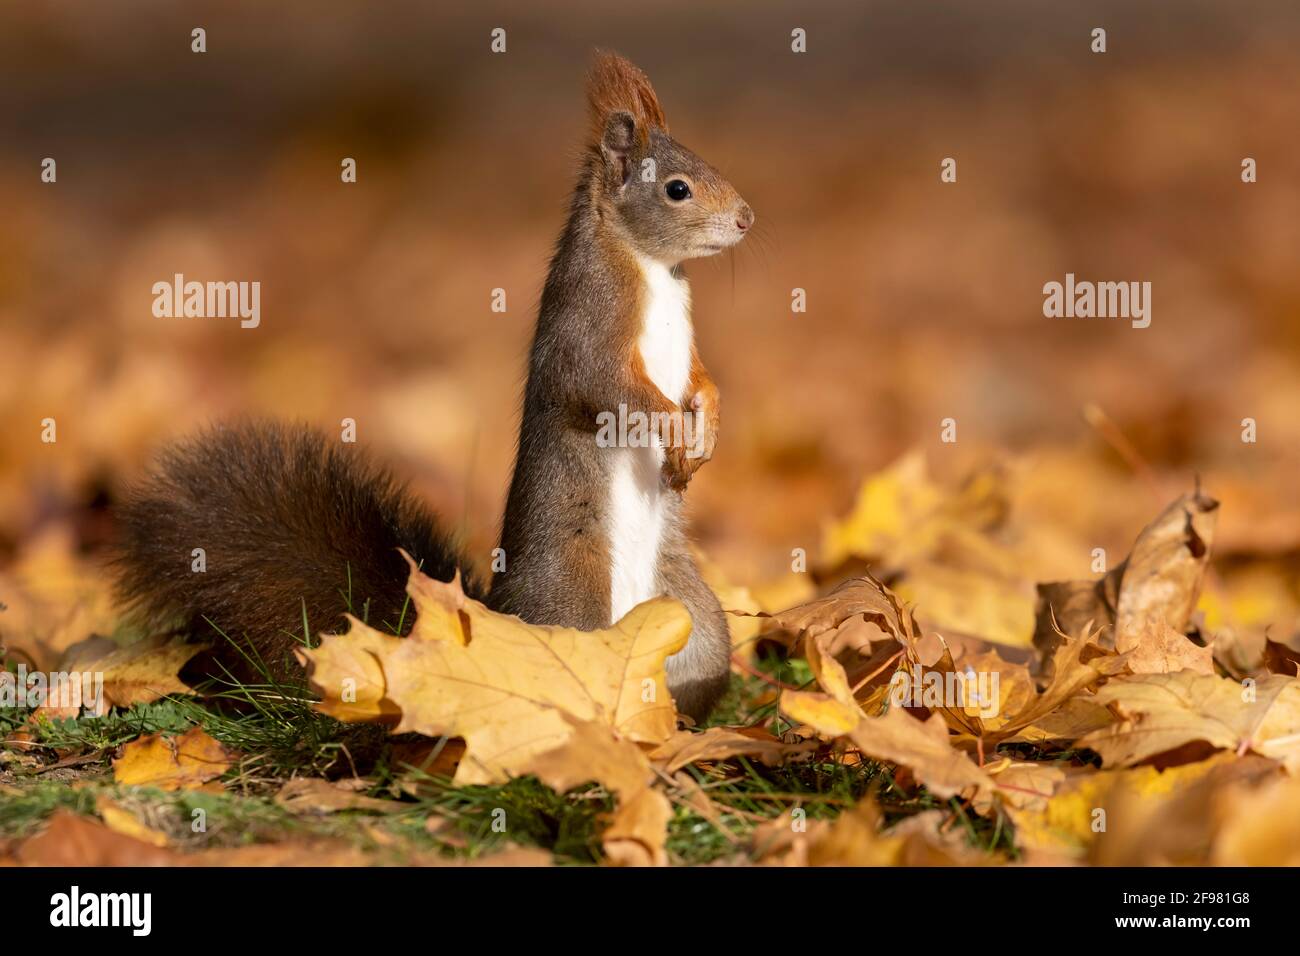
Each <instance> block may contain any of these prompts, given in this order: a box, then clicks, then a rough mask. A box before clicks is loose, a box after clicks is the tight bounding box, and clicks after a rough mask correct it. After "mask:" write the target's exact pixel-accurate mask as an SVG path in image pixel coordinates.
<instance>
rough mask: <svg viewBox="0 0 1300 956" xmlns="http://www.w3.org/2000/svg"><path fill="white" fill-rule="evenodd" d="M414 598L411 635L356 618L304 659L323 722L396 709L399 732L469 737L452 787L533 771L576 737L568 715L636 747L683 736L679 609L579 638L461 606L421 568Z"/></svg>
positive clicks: (450, 589)
mask: <svg viewBox="0 0 1300 956" xmlns="http://www.w3.org/2000/svg"><path fill="white" fill-rule="evenodd" d="M407 590H408V593H409V594H410V595H411V599H412V606H413V609H414V612H415V614H416V620H415V625H414V628H413V629H412V631H411V634H410V636H409V637H407V638H405V639H402V638H390V637H387V636H386V635H381V634H379V633H378V632H376V631H374V630H373V629H371V628H369V627H368V626H367V625H365V624H364V623H362V622H361V621H358V620H356V619H353V620H352V629H351V631H349V633H347V634H345V635H338V636H327V637H325V638H323V639H322V642H321V646H320V647H319V648H316V649H314V650H302V651H299V652H298V653H299V656H300V659H301V660H302V661H303V662H304V663H305V664H306V665H307V666H308V668H309V675H310V678H311V682H312V686H313V688H315V689H316V690H317V691H318V692H319V693H320V694H321V695H322V698H323V699H322V701H321V704H320V705H319V707H320V709H321V710H323V711H325V712H326V713H334V714H336V715H338V714H340V713H346V712H350V711H348V710H347V708H348V707H352V708H355V709H356V710H357V711H359V713H360V716H362V717H365V718H368V719H373V718H374V717H377V716H380V715H382V714H383V713H385V712H387V711H388V710H389V708H390V707H395V708H397V709H399V710H400V715H401V716H400V720H399V722H398V724H397V726H396V727H395V728H393V729H394V732H397V733H404V732H416V733H421V734H424V735H425V736H429V737H439V736H448V737H460V738H462V739H463V740H464V741H465V748H466V750H465V755H464V757H463V759H462V760H461V761H460V764H459V765H458V766H457V768H456V775H455V777H454V782H455V783H456V784H457V785H464V784H473V783H500V782H504V781H505V780H508V779H510V778H511V777H512V776H516V775H518V774H519V773H521V772H528V771H527V770H524V769H523V768H525V767H528V766H529V765H530V763H531V761H532V760H533V759H534V758H535V757H537V756H538V755H540V754H543V753H546V752H547V751H551V750H555V749H556V748H558V747H560V746H561V745H563V744H564V743H565V742H567V741H568V740H569V739H570V738H571V737H572V736H573V733H574V730H573V728H574V726H575V724H574V723H573V722H572V721H571V718H572V719H576V720H577V721H579V722H582V721H594V722H596V723H600V724H603V725H605V726H606V727H607V728H608V729H609V730H610V731H611V732H615V733H617V735H618V736H619V737H620V738H621V739H624V740H628V741H631V742H634V743H635V742H645V743H650V744H658V743H662V742H663V741H665V740H667V739H668V738H669V737H670V736H671V735H672V733H673V731H674V730H675V729H676V715H675V710H674V708H673V706H672V703H671V700H672V698H671V697H670V696H669V694H668V689H667V684H666V680H665V674H664V661H665V660H666V659H667V658H668V657H669V656H670V655H672V654H674V653H676V652H677V651H679V650H681V648H682V647H683V646H685V643H686V639H687V637H688V635H689V634H690V630H691V619H690V615H689V614H688V613H687V612H686V609H685V608H684V607H682V605H681V604H679V603H678V602H676V601H673V600H670V599H668V598H656V599H654V600H652V601H647V602H645V603H644V604H641V605H638V606H637V607H635V608H633V609H632V610H631V611H629V612H628V614H627V615H626V616H625V617H623V619H622V620H620V621H618V622H617V623H615V624H614V625H613V626H612V627H610V628H607V629H605V630H602V631H591V632H584V631H577V630H573V629H571V628H561V627H539V626H534V625H530V624H526V623H524V622H523V621H521V620H520V619H519V618H517V617H512V616H507V615H503V614H496V613H494V612H492V611H489V610H488V609H487V608H486V607H485V606H484V605H482V604H481V603H479V602H477V601H474V600H471V599H470V598H468V597H466V596H465V594H464V592H463V591H462V590H461V587H460V582H459V581H454V582H452V583H450V584H446V583H442V582H439V581H434V580H432V579H431V578H428V577H426V576H424V575H423V574H420V573H419V571H418V570H416V569H415V568H414V566H412V573H411V578H410V581H409V583H408V585H407ZM371 660H373V661H374V662H375V664H376V665H377V668H378V669H377V670H376V669H375V668H374V667H372V666H371V664H370V661H371ZM358 666H359V667H360V669H361V670H362V671H363V672H364V680H365V682H366V683H365V686H366V687H368V688H370V690H369V691H368V692H367V694H366V700H367V701H368V703H367V704H366V706H365V707H359V706H358V705H356V704H347V703H345V700H346V694H347V691H348V688H349V686H353V687H354V688H355V687H360V686H362V685H361V684H360V683H359V682H358V683H355V684H353V685H349V677H350V676H351V675H352V673H353V671H352V669H353V668H356V667H358ZM386 702H388V703H386Z"/></svg>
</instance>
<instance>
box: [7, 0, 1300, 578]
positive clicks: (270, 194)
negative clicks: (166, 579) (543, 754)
mask: <svg viewBox="0 0 1300 956" xmlns="http://www.w3.org/2000/svg"><path fill="white" fill-rule="evenodd" d="M196 26H201V27H203V28H204V29H205V30H206V31H207V47H208V51H207V52H206V53H204V54H201V55H200V54H194V53H192V52H190V30H191V29H192V28H194V27H196ZM1096 26H1101V27H1104V28H1105V29H1106V30H1107V32H1108V47H1109V49H1108V52H1106V53H1105V54H1094V53H1092V52H1091V51H1090V48H1089V46H1090V42H1091V38H1090V31H1091V29H1092V28H1093V27H1096ZM495 27H503V28H505V29H506V31H507V52H506V53H504V54H493V53H492V52H490V49H489V40H490V36H489V34H490V31H491V30H492V29H493V28H495ZM795 27H801V28H803V29H805V30H806V31H807V36H808V52H807V53H805V54H795V53H792V52H791V49H790V31H791V30H792V29H793V28H795ZM1298 40H1300V7H1297V5H1295V4H1293V3H1285V2H1280V0H1279V2H1250V0H1247V2H1233V3H1226V2H1220V3H1210V2H1180V3H1178V4H1176V5H1175V4H1169V3H1163V2H1156V0H1144V2H1125V3H1118V2H1116V3H1092V4H1087V5H1082V4H1067V3H1044V2H1041V0H1037V2H1034V0H1025V2H990V3H980V4H972V3H961V2H943V3H940V2H936V3H905V4H904V3H848V2H838V3H830V2H828V3H821V4H817V5H815V7H812V8H810V7H809V6H806V5H796V4H792V3H786V2H771V0H747V2H721V3H715V4H708V5H704V4H697V3H687V2H678V0H659V2H654V3H647V4H626V5H619V4H610V3H597V2H594V0H584V2H567V3H563V4H549V3H548V4H545V5H542V4H526V3H522V2H483V3H477V4H475V5H473V7H472V8H464V9H450V8H447V9H444V8H442V7H441V6H439V5H435V4H428V3H415V2H397V3H386V4H382V5H362V4H344V3H321V2H281V3H277V4H274V5H271V4H264V3H254V2H223V3H219V4H218V3H195V4H187V5H185V7H184V8H183V9H182V8H180V7H179V6H178V5H176V4H172V3H167V2H164V0H136V2H115V3H113V4H111V5H88V4H82V3H70V2H50V3H43V4H40V5H32V4H28V5H14V4H7V5H6V6H5V8H4V10H3V12H0V64H3V66H2V67H0V71H3V72H2V74H0V75H2V76H3V82H0V124H2V128H3V135H2V136H0V210H3V214H2V215H0V428H2V429H3V433H4V440H3V442H0V562H2V561H3V560H5V559H8V558H11V557H12V556H13V555H14V554H16V553H18V552H19V551H20V550H21V548H22V547H23V543H24V542H25V541H27V540H29V539H31V538H32V537H33V536H35V535H37V534H38V533H39V532H40V531H41V530H42V529H44V528H47V527H50V526H53V525H58V524H67V523H71V524H72V525H73V526H74V527H75V528H76V529H77V532H76V533H77V535H78V539H79V541H80V543H81V544H82V546H83V547H84V548H85V549H88V550H91V551H93V550H94V549H96V548H97V547H98V546H100V545H101V544H102V543H103V541H104V539H105V537H106V535H107V534H108V531H109V527H108V523H107V518H106V515H108V514H110V513H111V504H112V502H113V500H115V498H116V496H117V495H118V494H120V491H121V489H122V488H123V487H124V485H125V483H127V482H129V481H130V480H131V479H132V478H134V477H136V476H138V474H139V473H140V470H141V469H142V468H143V467H144V466H145V464H146V463H147V461H148V459H149V457H150V456H151V454H153V453H154V452H155V451H156V450H157V448H158V446H159V445H160V444H161V443H163V442H165V441H166V440H168V439H169V438H173V437H176V436H180V435H183V434H185V433H187V432H189V431H191V430H193V429H194V428H196V427H198V426H199V425H201V424H202V423H203V422H206V421H210V420H212V419H217V418H224V417H229V416H234V415H239V414H244V413H249V412H256V413H267V414H273V415H276V416H281V417H287V418H303V419H308V420H311V421H314V422H317V423H319V424H322V425H324V426H325V427H328V428H330V429H336V428H338V423H339V422H340V420H341V419H343V418H345V417H350V418H355V419H356V420H357V422H358V430H359V436H360V439H361V440H362V441H363V442H365V443H366V444H368V445H369V446H371V447H372V448H373V449H374V451H375V453H376V454H377V455H379V456H381V457H383V458H384V459H385V460H387V461H390V462H392V463H393V465H394V467H395V469H396V470H397V471H398V472H399V474H401V475H403V476H405V477H409V478H410V479H411V480H412V481H413V482H414V484H415V485H416V486H417V487H418V488H419V490H420V492H421V493H422V494H424V495H425V496H427V497H428V498H429V499H430V500H431V501H432V502H434V503H435V504H436V505H437V507H438V508H439V509H440V510H441V511H442V513H443V514H444V515H446V516H447V517H448V520H449V521H450V522H451V523H452V524H453V525H454V526H456V527H457V528H459V529H460V530H461V532H462V533H463V535H464V536H465V538H466V540H467V542H468V543H469V545H470V547H471V551H472V553H474V554H475V555H476V556H477V557H478V558H479V560H481V562H482V563H483V564H486V563H487V560H488V558H487V555H488V551H489V549H490V548H492V547H493V546H494V545H495V538H496V528H497V522H498V521H499V517H500V510H501V506H502V503H503V496H504V492H505V488H506V484H507V482H508V479H509V468H510V463H511V456H512V454H513V446H514V441H515V429H516V424H517V417H516V416H517V408H518V401H519V394H520V389H521V386H522V374H523V368H524V358H525V354H526V350H527V347H528V343H529V338H530V334H531V326H532V322H533V318H534V310H535V305H536V302H537V298H538V295H539V292H540V288H541V284H542V281H543V279H544V277H545V272H546V265H547V260H548V256H549V253H550V249H551V247H552V243H553V242H554V239H555V237H556V235H557V234H558V231H559V229H560V226H561V224H562V219H563V215H564V211H565V205H566V201H567V194H568V190H569V189H570V187H571V185H572V182H573V180H574V176H575V166H576V160H575V157H576V156H577V155H578V152H579V148H580V143H579V139H580V137H581V135H582V132H583V130H584V121H585V117H584V103H583V99H582V78H583V73H584V70H585V65H586V59H587V57H588V55H589V51H590V50H591V48H592V47H595V46H604V47H608V48H612V49H616V50H618V51H619V52H622V53H624V54H625V55H627V56H628V57H630V58H631V59H633V60H634V61H635V62H636V63H638V64H639V65H640V66H641V67H642V68H643V69H645V70H646V72H647V73H648V74H649V75H650V77H651V78H652V80H653V81H654V83H655V85H656V87H657V89H658V92H659V95H660V98H661V99H662V101H663V104H664V106H665V108H666V111H667V114H668V118H669V121H670V124H671V127H672V131H673V133H674V134H675V135H676V136H677V137H678V138H679V139H681V140H682V141H683V142H685V143H686V144H687V145H689V146H690V147H691V148H693V149H695V150H696V151H697V152H699V153H700V154H701V155H702V156H704V157H705V158H706V159H708V160H709V161H710V162H712V163H713V164H714V165H716V166H717V167H718V168H719V169H721V170H722V171H723V172H724V173H725V174H726V175H727V176H728V177H729V178H730V179H731V180H732V182H733V183H734V184H735V185H736V187H737V188H738V189H739V190H740V191H741V193H742V194H743V195H744V196H745V198H746V199H747V200H748V201H749V202H750V204H751V205H752V206H753V207H754V209H755V210H756V212H757V215H758V226H757V228H756V235H754V236H753V238H751V239H749V240H747V242H746V243H745V244H743V245H742V246H741V247H740V248H738V249H737V250H735V251H734V252H732V253H730V254H728V255H727V256H725V257H722V258H718V259H714V260H709V261H705V262H699V263H695V264H693V265H692V266H691V267H689V269H688V271H689V273H690V275H691V277H692V282H693V290H694V301H695V309H694V317H695V322H696V326H697V329H698V338H699V342H700V345H701V348H702V353H703V356H704V359H705V362H706V364H708V366H709V367H710V369H711V371H712V373H713V375H714V377H715V378H716V379H717V381H718V383H719V385H720V387H721V389H722V396H723V439H722V442H721V444H720V446H719V450H718V454H717V456H716V457H715V459H714V460H713V461H712V462H711V463H709V464H708V465H707V466H706V467H705V468H704V469H703V470H702V471H701V473H700V474H699V476H698V478H697V479H696V482H695V483H694V484H693V485H692V487H691V491H690V494H689V501H690V506H691V510H692V512H693V515H694V521H695V529H696V535H697V537H698V538H699V540H700V542H701V545H702V547H703V549H704V550H705V551H706V552H707V553H708V554H709V555H710V556H712V557H714V558H715V559H716V560H718V561H719V563H721V564H722V565H723V566H724V567H725V568H726V570H727V572H728V573H729V574H730V575H732V576H734V577H736V578H739V579H742V580H747V579H751V578H754V577H757V576H763V575H772V574H775V573H777V572H779V571H781V570H782V569H783V568H786V567H787V566H788V563H789V560H790V552H791V549H792V548H795V547H804V548H806V549H808V550H809V552H810V553H815V551H816V549H817V547H818V542H819V541H820V538H821V534H822V529H823V527H824V525H825V523H826V522H827V521H828V520H829V519H831V518H834V517H835V516H839V515H842V514H844V513H845V512H846V511H847V510H848V508H849V507H850V505H851V503H852V501H853V496H854V493H855V491H856V489H857V488H858V486H859V485H860V483H861V482H862V480H863V478H864V477H865V476H866V475H867V474H869V473H871V472H873V471H876V470H878V469H880V468H882V467H884V466H886V465H888V464H889V463H890V462H891V461H892V460H894V459H895V458H897V457H898V456H899V455H900V454H902V453H903V452H905V451H906V450H908V449H910V448H915V447H920V448H922V449H924V450H926V451H927V453H928V456H929V459H930V464H931V467H932V468H933V469H934V470H935V471H936V472H939V473H940V474H942V475H954V476H955V475H960V474H961V473H962V472H963V470H964V469H965V468H967V467H968V466H969V464H970V462H971V461H973V460H976V459H979V458H983V457H987V456H992V457H994V458H996V459H1002V458H1003V457H1004V456H1012V457H1008V458H1007V460H1012V459H1013V458H1014V460H1015V461H1017V462H1020V463H1021V464H1022V466H1023V467H1025V468H1027V469H1029V470H1030V472H1031V473H1032V472H1034V470H1035V469H1040V470H1039V471H1038V472H1037V473H1038V474H1039V475H1040V482H1041V484H1040V490H1041V491H1042V494H1041V495H1040V496H1039V497H1040V499H1041V502H1040V504H1041V507H1042V508H1043V514H1047V515H1050V516H1051V517H1053V518H1054V519H1055V520H1058V521H1060V522H1062V523H1064V524H1068V525H1071V526H1072V527H1076V528H1077V529H1079V530H1080V532H1081V533H1084V534H1086V535H1090V536H1091V540H1095V541H1097V543H1099V544H1101V545H1105V546H1107V547H1113V548H1116V549H1117V550H1118V551H1119V553H1120V554H1122V553H1124V551H1125V550H1127V547H1128V545H1129V544H1130V543H1131V541H1132V539H1133V536H1134V535H1135V534H1136V533H1137V530H1138V528H1139V527H1140V526H1141V524H1142V523H1144V521H1145V520H1146V519H1147V518H1149V517H1150V516H1151V515H1153V514H1154V513H1155V511H1156V510H1158V505H1159V504H1163V500H1164V499H1160V497H1159V495H1153V494H1151V493H1150V492H1149V487H1148V486H1149V485H1150V483H1151V482H1152V481H1157V482H1167V483H1168V487H1169V488H1172V489H1174V490H1175V491H1177V490H1185V488H1186V487H1188V486H1189V485H1190V483H1191V481H1192V477H1193V475H1194V474H1200V475H1201V476H1202V479H1203V481H1204V482H1205V484H1206V486H1207V488H1208V489H1209V490H1210V491H1211V492H1212V493H1215V494H1217V495H1219V496H1221V497H1223V498H1224V499H1225V504H1228V505H1230V507H1225V509H1224V511H1223V518H1222V523H1221V526H1220V529H1221V544H1222V547H1223V548H1224V549H1226V553H1231V552H1232V551H1233V549H1234V548H1236V549H1237V550H1238V551H1241V552H1242V553H1246V552H1250V553H1259V552H1264V553H1268V554H1270V555H1272V556H1274V557H1277V556H1282V557H1283V558H1284V559H1285V560H1286V561H1288V562H1289V564H1288V567H1289V568H1290V570H1291V580H1292V584H1293V585H1294V569H1295V558H1296V555H1297V553H1298V552H1300V515H1298V514H1297V504H1296V501H1295V500H1294V499H1295V498H1296V497H1297V496H1296V495H1295V485H1296V476H1297V474H1300V468H1298V466H1300V416H1298V415H1297V411H1298V410H1300V375H1298V374H1297V370H1298V368H1300V321H1297V320H1298V319H1300V270H1297V268H1296V255H1297V252H1298V251H1300V149H1297V138H1298V137H1297V130H1298V129H1300V122H1298V119H1300V53H1297V49H1298V43H1297V41H1298ZM45 157H53V158H55V159H56V160H57V163H58V167H57V168H58V181H57V183H56V184H45V183H42V182H41V180H40V163H41V160H42V159H43V158H45ZM343 157H354V158H356V160H357V164H358V182H357V183H355V184H343V183H341V182H340V176H339V172H340V161H341V160H342V159H343ZM945 157H953V158H955V159H956V160H957V163H958V180H957V182H956V183H954V184H944V183H942V182H941V181H940V178H939V170H940V162H941V161H942V160H943V159H944V158H945ZM1244 157H1253V158H1254V159H1255V160H1256V161H1257V163H1258V170H1259V181H1258V182H1257V183H1255V184H1250V185H1247V184H1243V182H1242V181H1241V175H1240V174H1241V162H1242V159H1243V158H1244ZM178 272H179V273H183V274H184V275H185V276H186V277H187V278H189V279H197V280H199V281H206V280H223V281H227V280H234V281H239V280H244V281H251V280H258V281H260V282H261V284H262V319H261V325H260V327H258V328H257V329H241V328H240V327H239V324H238V322H235V321H230V320H216V319H159V318H155V317H154V316H153V314H152V312H151V305H152V301H153V295H152V292H151V287H152V285H153V283H155V282H157V281H160V280H161V281H167V280H170V278H171V277H172V275H173V274H174V273H178ZM1067 272H1073V273H1075V274H1076V275H1077V276H1079V277H1080V278H1081V279H1092V280H1098V281H1100V280H1113V281H1129V280H1133V281H1150V282H1151V283H1152V323H1151V326H1150V327H1149V328H1147V329H1141V330H1139V329H1133V328H1131V327H1130V326H1129V323H1128V322H1126V321H1118V320H1112V321H1104V320H1068V319H1056V320H1053V319H1047V318H1044V316H1043V314H1042V305H1043V293H1042V287H1043V284H1044V283H1045V282H1049V281H1053V280H1056V281H1061V280H1063V279H1064V276H1065V274H1066V273H1067ZM796 287H797V288H802V289H805V290H806V292H807V302H808V310H807V312H806V313H804V314H795V313H792V311H791V308H790V303H791V290H792V289H794V288H796ZM494 288H503V289H505V290H506V293H507V302H508V311H507V312H506V313H505V314H497V313H494V312H492V311H491V309H490V304H491V290H493V289H494ZM1090 404H1091V405H1095V406H1096V407H1097V408H1098V409H1101V410H1103V411H1104V414H1105V416H1106V421H1109V422H1110V423H1112V425H1113V427H1112V428H1111V432H1112V433H1111V434H1110V438H1109V439H1108V438H1107V432H1106V429H1105V428H1101V429H1099V428H1098V427H1097V425H1096V424H1089V423H1088V421H1086V420H1085V418H1084V415H1083V409H1084V408H1085V407H1086V406H1088V405H1090ZM47 417H52V418H55V419H56V421H57V423H58V441H57V443H55V444H53V445H49V444H43V443H42V442H41V440H40V434H41V421H42V419H44V418H47ZM949 417H951V418H954V419H956V421H957V423H958V441H957V443H956V444H954V445H948V444H944V443H942V442H941V441H940V422H941V420H942V419H945V418H949ZM1245 417H1252V418H1255V419H1256V420H1257V421H1258V428H1259V441H1258V443H1257V444H1253V445H1249V444H1243V443H1242V441H1241V440H1240V433H1241V424H1240V422H1241V420H1242V419H1243V418H1245ZM1097 421H1100V419H1097V418H1096V417H1095V416H1094V422H1097ZM1108 427H1109V426H1108ZM1116 434H1118V435H1122V436H1123V442H1127V443H1128V445H1131V453H1129V454H1128V456H1127V459H1126V455H1125V454H1121V453H1120V452H1119V451H1117V450H1116V448H1117V443H1116V439H1115V435H1116ZM1121 444H1122V443H1121ZM1135 462H1136V464H1135ZM1148 470H1149V471H1148ZM1086 563H1087V554H1086V553H1081V554H1080V555H1079V558H1078V566H1077V567H1076V568H1073V569H1070V568H1059V567H1051V568H1044V571H1043V577H1048V576H1051V575H1052V574H1063V573H1068V572H1069V571H1071V570H1073V571H1074V572H1076V573H1086V571H1087V567H1086Z"/></svg>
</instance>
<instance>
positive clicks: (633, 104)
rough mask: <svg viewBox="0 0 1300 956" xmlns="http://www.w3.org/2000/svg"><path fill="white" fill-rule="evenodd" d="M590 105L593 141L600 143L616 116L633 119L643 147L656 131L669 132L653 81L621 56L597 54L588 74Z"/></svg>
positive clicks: (588, 99)
mask: <svg viewBox="0 0 1300 956" xmlns="http://www.w3.org/2000/svg"><path fill="white" fill-rule="evenodd" d="M587 105H588V108H589V110H590V113H591V134H590V135H591V141H592V142H593V143H600V142H601V140H602V138H603V137H604V135H605V132H606V123H607V122H608V120H609V117H610V115H611V114H613V113H617V112H624V113H628V114H630V115H631V117H632V119H633V120H634V121H635V123H636V136H637V139H638V140H639V141H641V142H642V143H644V142H645V140H646V137H647V136H648V135H649V131H650V129H651V128H652V127H656V128H658V129H661V130H663V131H664V132H665V133H666V132H668V121H667V120H666V119H665V118H664V111H663V107H661V106H660V105H659V97H658V96H656V95H655V90H654V87H653V86H651V85H650V78H649V77H647V76H646V75H645V74H644V73H642V72H641V71H640V70H639V69H637V68H636V67H635V66H633V65H632V63H631V62H630V61H628V60H625V59H624V58H623V57H621V56H619V55H618V54H617V53H608V52H605V51H603V50H597V51H596V56H595V59H594V60H593V61H592V64H591V72H590V73H588V74H587Z"/></svg>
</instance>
